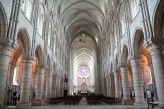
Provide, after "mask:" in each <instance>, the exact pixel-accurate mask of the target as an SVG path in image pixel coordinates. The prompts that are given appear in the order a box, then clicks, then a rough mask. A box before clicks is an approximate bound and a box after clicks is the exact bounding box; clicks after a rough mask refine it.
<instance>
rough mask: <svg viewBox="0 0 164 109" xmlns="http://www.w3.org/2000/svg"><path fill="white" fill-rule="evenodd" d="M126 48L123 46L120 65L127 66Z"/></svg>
mask: <svg viewBox="0 0 164 109" xmlns="http://www.w3.org/2000/svg"><path fill="white" fill-rule="evenodd" d="M127 58H128V47H127V45H124V46H123V49H122V53H121V64H126V65H127V64H128V59H127Z"/></svg>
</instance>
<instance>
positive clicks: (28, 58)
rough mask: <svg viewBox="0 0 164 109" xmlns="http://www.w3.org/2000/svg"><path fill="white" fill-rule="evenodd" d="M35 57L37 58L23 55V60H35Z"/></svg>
mask: <svg viewBox="0 0 164 109" xmlns="http://www.w3.org/2000/svg"><path fill="white" fill-rule="evenodd" d="M34 59H35V57H34V56H27V55H23V60H34Z"/></svg>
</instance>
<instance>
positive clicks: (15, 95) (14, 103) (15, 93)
mask: <svg viewBox="0 0 164 109" xmlns="http://www.w3.org/2000/svg"><path fill="white" fill-rule="evenodd" d="M12 98H13V105H16V102H17V91H16V90H15V91H14V92H13V94H12Z"/></svg>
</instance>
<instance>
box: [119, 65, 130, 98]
mask: <svg viewBox="0 0 164 109" xmlns="http://www.w3.org/2000/svg"><path fill="white" fill-rule="evenodd" d="M121 74H122V88H123V99H124V100H130V92H129V82H128V67H127V66H124V67H121Z"/></svg>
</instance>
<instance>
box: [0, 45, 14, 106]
mask: <svg viewBox="0 0 164 109" xmlns="http://www.w3.org/2000/svg"><path fill="white" fill-rule="evenodd" d="M11 50H12V48H11V47H4V48H1V50H0V106H2V105H3V103H4V95H5V89H6V78H7V72H8V65H9V60H10V52H11Z"/></svg>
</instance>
